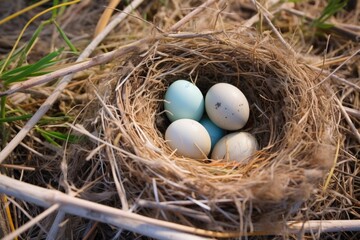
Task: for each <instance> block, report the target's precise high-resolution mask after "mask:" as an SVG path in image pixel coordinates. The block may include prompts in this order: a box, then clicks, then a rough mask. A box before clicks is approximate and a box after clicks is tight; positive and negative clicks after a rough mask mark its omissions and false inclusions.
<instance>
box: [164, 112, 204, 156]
mask: <svg viewBox="0 0 360 240" xmlns="http://www.w3.org/2000/svg"><path fill="white" fill-rule="evenodd" d="M165 140H166V141H167V143H168V144H169V146H170V148H171V149H173V150H176V153H177V154H178V155H181V156H184V157H189V158H194V159H204V158H207V155H208V154H209V153H210V149H211V139H210V136H209V133H208V132H207V131H206V129H205V127H203V126H202V125H201V124H200V123H199V122H197V121H195V120H192V119H180V120H177V121H174V122H173V123H171V124H170V125H169V127H168V128H167V129H166V132H165Z"/></svg>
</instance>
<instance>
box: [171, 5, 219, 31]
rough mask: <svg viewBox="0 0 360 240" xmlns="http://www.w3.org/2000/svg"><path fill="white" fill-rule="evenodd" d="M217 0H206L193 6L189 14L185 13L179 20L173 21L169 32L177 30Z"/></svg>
mask: <svg viewBox="0 0 360 240" xmlns="http://www.w3.org/2000/svg"><path fill="white" fill-rule="evenodd" d="M216 1H217V0H207V1H206V2H204V3H203V4H201V5H200V6H198V7H197V8H195V9H194V10H193V11H191V12H190V13H189V14H187V15H186V16H185V17H183V18H182V19H181V20H180V21H178V22H177V23H175V24H174V25H173V26H172V27H171V28H170V32H175V31H178V30H179V28H181V27H182V26H183V25H184V24H185V23H187V22H188V21H190V20H191V19H192V18H193V17H195V16H196V15H198V14H199V13H201V12H202V11H204V10H205V9H206V8H207V7H209V6H210V5H212V4H213V3H215V2H216Z"/></svg>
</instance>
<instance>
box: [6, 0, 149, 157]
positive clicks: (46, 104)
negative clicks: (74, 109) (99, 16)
mask: <svg viewBox="0 0 360 240" xmlns="http://www.w3.org/2000/svg"><path fill="white" fill-rule="evenodd" d="M141 3H142V0H135V1H134V2H133V3H131V4H130V5H129V6H128V7H127V8H126V9H125V11H126V12H125V11H124V12H122V13H120V14H118V15H117V17H116V18H115V19H114V20H113V21H111V22H110V24H109V25H108V26H107V27H106V28H105V29H104V31H103V32H102V33H101V34H99V35H98V36H97V37H96V38H95V39H94V40H93V41H92V42H91V43H90V44H89V45H88V46H87V47H86V48H85V49H84V51H83V52H82V54H81V55H80V56H79V57H78V59H77V60H76V62H81V61H83V60H85V59H86V58H88V57H89V56H90V54H91V53H92V52H93V51H94V49H95V48H96V47H97V46H98V45H99V44H100V43H101V42H102V40H103V39H104V38H105V37H106V36H107V34H109V33H110V32H111V30H112V29H113V28H114V27H116V26H117V25H118V24H119V23H121V21H123V20H124V19H125V18H126V17H127V16H128V14H129V13H130V12H131V11H132V10H133V9H135V8H136V7H137V6H139V5H140V4H141ZM120 52H121V50H120ZM110 59H111V58H110ZM110 59H109V60H110ZM73 75H74V74H70V75H67V76H65V77H64V78H63V79H61V80H60V82H59V84H58V85H57V87H56V88H55V90H54V91H53V93H52V94H51V95H50V96H49V97H48V98H47V99H46V101H45V102H44V103H43V104H42V105H41V107H40V108H39V109H38V110H37V111H36V113H35V114H34V115H33V117H32V118H31V119H30V120H29V121H28V122H27V123H26V125H25V126H24V127H23V128H22V129H21V130H20V131H19V133H18V134H17V135H16V136H15V137H14V138H13V139H12V140H11V141H10V142H9V143H8V144H7V145H6V147H5V148H4V149H3V150H2V151H1V152H0V163H2V162H3V161H4V160H5V159H6V158H7V156H9V154H10V153H11V152H12V151H13V150H14V149H15V147H16V146H17V145H18V144H19V143H20V142H21V141H22V140H23V139H24V138H25V136H26V135H27V134H28V132H29V131H30V130H31V129H32V128H33V127H34V126H35V124H36V123H37V122H38V121H39V120H40V119H41V118H42V116H44V114H45V113H46V112H47V111H48V110H49V109H50V108H51V106H52V105H53V103H54V102H55V101H56V99H57V98H58V97H59V95H60V94H61V92H62V90H63V89H65V87H66V86H67V85H68V83H69V82H70V81H71V79H72V77H73Z"/></svg>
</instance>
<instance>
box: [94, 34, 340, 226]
mask: <svg viewBox="0 0 360 240" xmlns="http://www.w3.org/2000/svg"><path fill="white" fill-rule="evenodd" d="M116 61H117V63H118V64H117V65H116V67H115V68H114V69H113V71H112V73H111V74H110V77H109V78H110V80H111V81H110V82H111V83H112V84H110V85H111V88H112V89H111V94H110V95H109V96H108V98H107V100H108V103H110V104H108V105H107V106H103V108H102V109H101V112H102V113H103V116H104V117H103V118H102V119H103V122H102V124H101V127H102V128H103V130H102V132H103V138H104V139H106V141H108V142H111V143H112V144H113V145H114V146H116V148H115V150H114V149H113V151H112V152H111V156H112V157H114V159H115V160H116V161H115V165H114V166H113V167H115V169H116V170H117V171H118V173H119V174H120V175H121V177H122V178H123V179H122V182H123V188H124V189H123V190H122V192H123V193H124V197H125V198H126V199H127V200H128V201H130V202H132V203H134V204H137V205H136V206H138V208H140V211H141V212H142V213H143V214H145V215H148V216H151V217H154V218H159V219H166V220H168V221H173V222H177V223H181V224H184V225H192V226H196V227H202V228H205V229H211V230H220V231H222V230H236V231H237V230H239V229H240V230H244V228H247V227H249V226H251V224H250V223H252V222H264V221H269V219H271V220H272V221H274V220H284V218H285V219H286V218H287V216H289V214H291V213H292V212H293V211H294V210H296V209H298V208H299V206H300V205H301V203H302V202H303V201H305V200H306V199H308V198H309V196H310V195H311V194H312V193H313V191H314V190H316V189H317V188H318V187H319V183H321V181H322V180H323V178H324V176H325V173H327V171H328V170H329V168H330V167H331V165H332V163H333V161H334V157H335V149H336V147H335V146H336V143H337V141H338V138H339V137H340V135H339V132H338V129H337V126H338V123H337V121H338V119H339V113H338V111H337V109H336V107H335V103H334V101H333V99H332V93H331V92H330V91H329V87H328V86H327V84H326V83H321V84H320V83H319V79H318V77H319V74H318V73H317V72H315V71H313V70H312V69H311V68H309V67H308V66H307V65H306V64H305V63H304V62H302V61H301V59H300V60H299V59H298V58H297V57H296V56H294V55H293V54H292V53H290V52H289V51H288V50H286V49H284V48H283V47H282V45H280V44H279V43H278V42H277V41H276V40H274V39H273V38H271V37H269V36H266V37H260V36H258V35H256V34H255V33H252V32H246V33H244V32H243V33H241V32H227V33H226V34H224V33H214V34H205V35H197V34H185V35H176V36H167V37H161V38H157V39H156V40H153V41H152V42H151V44H150V45H149V47H148V49H147V50H146V51H143V52H141V53H140V54H133V55H131V56H127V57H121V58H118V59H116ZM178 79H187V80H189V81H192V82H193V83H194V84H196V85H197V86H198V87H199V88H200V90H201V91H202V92H203V93H206V91H207V90H208V89H209V88H210V87H211V86H213V85H214V84H216V83H219V82H225V83H230V84H232V85H235V86H236V87H238V88H239V89H240V90H241V91H242V92H243V93H244V95H245V96H246V98H247V99H248V101H249V105H250V118H249V121H248V123H247V124H246V126H245V127H244V128H243V130H244V131H247V132H250V133H252V134H253V135H254V136H255V137H256V139H257V140H258V143H259V146H260V148H259V150H258V151H257V152H255V153H254V154H253V156H252V157H251V158H250V159H249V161H248V162H246V163H241V162H232V161H227V160H212V159H202V160H195V159H191V158H186V157H183V156H180V155H177V153H176V152H174V151H173V150H172V149H171V148H169V146H168V144H167V143H166V141H165V140H164V134H165V130H166V128H167V127H168V125H169V124H170V123H169V121H168V120H167V118H166V114H165V112H164V106H163V105H164V95H165V91H166V89H167V87H168V86H169V85H170V84H171V83H172V82H174V81H176V80H178ZM107 154H108V156H109V151H108V152H107ZM139 199H140V200H139ZM269 217H271V218H269ZM265 219H267V220H265Z"/></svg>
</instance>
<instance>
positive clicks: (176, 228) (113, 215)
mask: <svg viewBox="0 0 360 240" xmlns="http://www.w3.org/2000/svg"><path fill="white" fill-rule="evenodd" d="M0 192H1V193H5V194H7V195H10V196H14V197H16V198H18V199H22V200H24V201H28V202H31V203H34V204H36V205H39V206H43V207H49V206H51V205H53V204H55V205H53V206H58V205H60V206H61V207H60V210H62V211H64V212H66V213H69V214H73V215H77V216H80V217H84V218H88V219H92V220H95V221H100V222H105V223H108V224H111V225H114V226H117V227H120V228H124V229H127V230H129V231H133V232H136V233H140V234H144V235H146V236H149V237H153V238H158V239H199V240H200V239H204V238H203V237H200V236H196V235H193V234H199V235H204V236H212V235H214V237H216V236H217V235H218V236H231V234H229V233H220V232H213V231H207V230H202V229H197V228H193V227H188V226H183V225H180V224H176V223H171V222H166V221H161V220H157V219H153V218H150V217H144V216H141V215H139V214H135V213H131V212H127V211H124V210H121V209H117V208H112V207H109V206H105V205H102V204H99V203H95V202H91V201H87V200H83V199H79V198H75V197H72V196H69V195H67V194H65V193H62V192H60V191H56V190H50V189H44V188H42V187H38V186H34V185H32V184H28V183H25V182H21V181H18V180H15V179H13V178H10V177H7V176H4V175H0ZM34 219H35V218H34ZM145 226H146V227H145ZM233 234H234V233H233ZM236 234H237V233H236Z"/></svg>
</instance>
